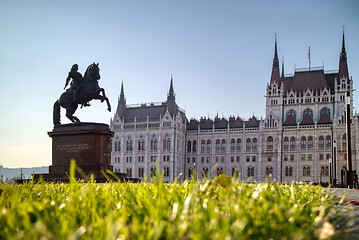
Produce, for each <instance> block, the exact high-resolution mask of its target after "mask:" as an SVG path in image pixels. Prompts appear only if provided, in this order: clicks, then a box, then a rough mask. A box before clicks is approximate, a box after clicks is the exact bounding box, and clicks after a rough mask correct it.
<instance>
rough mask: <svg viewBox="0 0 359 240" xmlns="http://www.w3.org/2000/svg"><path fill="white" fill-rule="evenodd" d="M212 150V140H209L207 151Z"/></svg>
mask: <svg viewBox="0 0 359 240" xmlns="http://www.w3.org/2000/svg"><path fill="white" fill-rule="evenodd" d="M211 151H212V145H211V140H207V153H210V152H211Z"/></svg>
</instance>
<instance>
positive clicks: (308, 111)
mask: <svg viewBox="0 0 359 240" xmlns="http://www.w3.org/2000/svg"><path fill="white" fill-rule="evenodd" d="M323 114H326V115H327V116H328V117H329V118H330V110H329V108H326V107H324V108H322V109H321V110H320V117H319V118H321V117H322V116H323ZM307 115H308V116H309V117H310V118H311V119H312V120H313V110H311V109H310V108H307V109H305V110H304V111H303V114H302V116H303V119H304V118H305V117H306V116H307ZM290 116H291V117H292V118H293V119H294V121H297V112H296V111H295V110H294V109H290V110H288V111H287V112H286V114H285V117H286V119H288V118H289V117H290Z"/></svg>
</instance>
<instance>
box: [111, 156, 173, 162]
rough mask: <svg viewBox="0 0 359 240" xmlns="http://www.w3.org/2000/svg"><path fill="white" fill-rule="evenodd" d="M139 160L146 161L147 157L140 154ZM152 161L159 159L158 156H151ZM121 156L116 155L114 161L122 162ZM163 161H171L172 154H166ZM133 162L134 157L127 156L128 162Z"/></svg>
mask: <svg viewBox="0 0 359 240" xmlns="http://www.w3.org/2000/svg"><path fill="white" fill-rule="evenodd" d="M137 159H138V162H144V160H145V157H144V156H138V157H137ZM150 159H151V162H156V161H157V156H151V157H150ZM120 160H121V158H120V157H115V158H114V163H120V162H121V161H120ZM163 161H164V162H169V161H170V155H164V156H163ZM131 162H132V157H126V163H131Z"/></svg>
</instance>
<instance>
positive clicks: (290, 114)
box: [285, 109, 297, 122]
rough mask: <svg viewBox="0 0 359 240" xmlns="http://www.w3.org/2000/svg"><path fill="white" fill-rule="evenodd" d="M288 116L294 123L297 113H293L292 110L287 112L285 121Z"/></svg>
mask: <svg viewBox="0 0 359 240" xmlns="http://www.w3.org/2000/svg"><path fill="white" fill-rule="evenodd" d="M289 116H292V117H293V119H294V121H295V122H296V121H297V112H296V111H294V110H293V109H291V110H289V111H288V112H287V113H286V114H285V119H288V118H289Z"/></svg>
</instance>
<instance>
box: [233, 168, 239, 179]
mask: <svg viewBox="0 0 359 240" xmlns="http://www.w3.org/2000/svg"><path fill="white" fill-rule="evenodd" d="M234 176H236V177H238V168H237V167H233V168H232V177H234Z"/></svg>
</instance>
